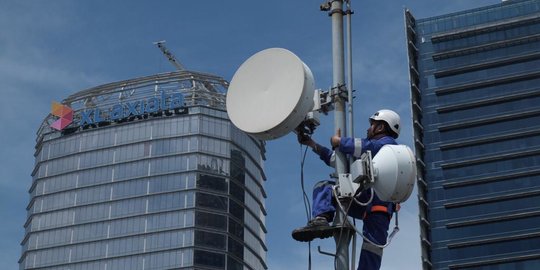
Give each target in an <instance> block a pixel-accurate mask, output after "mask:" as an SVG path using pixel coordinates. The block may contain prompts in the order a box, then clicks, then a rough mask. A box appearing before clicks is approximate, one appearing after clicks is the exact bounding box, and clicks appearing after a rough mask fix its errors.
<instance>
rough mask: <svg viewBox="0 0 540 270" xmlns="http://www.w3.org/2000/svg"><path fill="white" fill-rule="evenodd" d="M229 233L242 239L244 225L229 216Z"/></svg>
mask: <svg viewBox="0 0 540 270" xmlns="http://www.w3.org/2000/svg"><path fill="white" fill-rule="evenodd" d="M229 233H231V234H232V235H233V236H236V237H238V239H242V240H243V239H244V226H242V224H240V223H238V222H237V221H235V220H233V219H231V218H229Z"/></svg>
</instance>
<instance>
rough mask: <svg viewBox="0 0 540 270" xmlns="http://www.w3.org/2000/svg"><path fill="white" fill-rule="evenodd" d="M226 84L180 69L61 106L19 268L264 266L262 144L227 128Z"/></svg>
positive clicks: (40, 137) (36, 178)
mask: <svg viewBox="0 0 540 270" xmlns="http://www.w3.org/2000/svg"><path fill="white" fill-rule="evenodd" d="M227 85H228V83H227V82H226V81H225V80H223V79H222V78H219V77H216V76H212V75H209V74H204V73H198V72H189V71H177V72H171V73H164V74H158V75H154V76H148V77H142V78H135V79H131V80H126V81H121V82H115V83H110V84H106V85H101V86H97V87H94V88H91V89H88V90H84V91H81V92H78V93H76V94H74V95H72V96H69V97H68V98H66V99H65V100H64V101H63V102H62V104H55V105H54V106H53V107H54V108H53V113H52V114H51V115H49V116H47V117H46V118H45V121H44V122H43V124H42V126H41V127H40V128H39V130H38V134H37V143H36V152H35V157H36V163H35V169H34V171H33V172H32V177H33V180H32V185H31V187H30V190H29V192H30V203H29V204H28V208H27V210H28V219H27V222H26V224H25V225H24V227H25V229H26V233H25V237H24V240H23V241H22V246H23V251H22V256H21V258H20V261H19V262H20V269H73V270H74V269H81V270H82V269H104V270H112V269H172V268H174V269H179V268H181V269H235V270H237V269H257V270H258V269H266V268H267V266H266V246H265V234H266V229H265V215H266V212H265V207H264V198H265V197H266V195H265V191H264V187H263V182H264V180H265V176H264V171H263V168H262V165H263V159H264V144H263V142H261V141H257V140H254V139H253V138H251V137H249V136H248V135H246V134H245V133H243V132H241V131H239V130H238V129H237V128H235V127H234V126H233V125H232V124H231V123H230V121H229V120H228V118H227V113H226V112H225V104H224V101H225V92H226V88H227ZM70 110H72V112H71V113H70ZM51 125H52V127H51Z"/></svg>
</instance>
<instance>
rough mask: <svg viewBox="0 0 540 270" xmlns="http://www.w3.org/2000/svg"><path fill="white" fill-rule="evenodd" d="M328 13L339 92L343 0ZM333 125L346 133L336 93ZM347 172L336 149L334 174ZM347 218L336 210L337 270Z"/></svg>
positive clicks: (345, 244)
mask: <svg viewBox="0 0 540 270" xmlns="http://www.w3.org/2000/svg"><path fill="white" fill-rule="evenodd" d="M330 14H331V16H332V59H333V81H334V85H333V88H334V89H336V90H337V92H338V93H339V89H340V88H341V87H342V86H343V85H344V83H345V75H344V73H345V72H344V71H345V66H344V58H345V57H344V48H343V0H333V1H332V2H331V7H330ZM334 108H335V110H334V126H335V129H336V130H337V129H340V130H341V132H343V134H347V133H346V132H347V129H346V121H345V100H344V99H343V98H342V97H341V96H340V95H339V94H338V95H335V99H334ZM343 173H348V171H347V159H346V157H345V155H344V154H343V153H340V152H339V151H338V149H336V174H337V175H338V176H339V174H343ZM346 218H347V216H346V215H344V214H343V213H342V212H341V211H336V217H335V219H334V225H336V226H338V227H341V230H339V231H337V232H336V233H335V234H334V240H335V242H336V257H335V266H336V269H338V270H349V243H350V241H351V237H352V235H351V230H350V229H349V228H348V227H347V226H345V219H346Z"/></svg>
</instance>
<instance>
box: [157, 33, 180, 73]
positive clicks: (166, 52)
mask: <svg viewBox="0 0 540 270" xmlns="http://www.w3.org/2000/svg"><path fill="white" fill-rule="evenodd" d="M154 44H155V45H157V46H158V48H159V49H160V50H161V52H162V53H163V55H165V57H167V60H169V62H171V64H173V66H175V67H176V69H178V70H186V69H185V68H184V66H183V65H182V63H180V61H178V60H176V57H174V55H173V54H172V53H171V52H170V51H169V49H167V47H165V40H161V41H156V42H154Z"/></svg>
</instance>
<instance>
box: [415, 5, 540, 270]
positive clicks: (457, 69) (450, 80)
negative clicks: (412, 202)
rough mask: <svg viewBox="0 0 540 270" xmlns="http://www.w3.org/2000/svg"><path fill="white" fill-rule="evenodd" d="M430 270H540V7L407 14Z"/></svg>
mask: <svg viewBox="0 0 540 270" xmlns="http://www.w3.org/2000/svg"><path fill="white" fill-rule="evenodd" d="M405 25H406V33H407V47H408V54H409V67H410V80H411V97H412V98H411V100H412V115H413V123H414V137H415V147H416V154H417V158H418V162H417V164H418V166H419V179H418V182H419V184H418V193H419V194H418V196H419V205H420V208H419V209H420V227H421V236H420V237H421V243H422V244H421V245H422V262H423V264H422V265H423V268H424V269H500V270H502V269H540V1H538V0H515V1H504V2H501V3H499V4H496V5H492V6H487V7H482V8H478V9H473V10H467V11H463V12H458V13H453V14H447V15H442V16H438V17H432V18H426V19H415V18H414V16H413V14H412V13H411V11H409V10H406V11H405Z"/></svg>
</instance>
